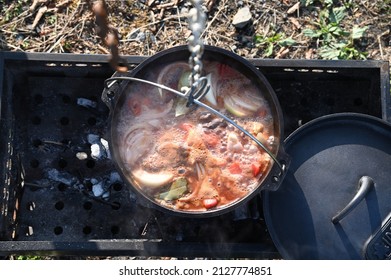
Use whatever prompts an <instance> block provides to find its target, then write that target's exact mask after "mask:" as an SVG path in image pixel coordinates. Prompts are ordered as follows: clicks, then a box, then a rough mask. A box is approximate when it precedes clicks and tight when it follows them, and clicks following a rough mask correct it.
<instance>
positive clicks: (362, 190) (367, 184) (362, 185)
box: [331, 176, 375, 224]
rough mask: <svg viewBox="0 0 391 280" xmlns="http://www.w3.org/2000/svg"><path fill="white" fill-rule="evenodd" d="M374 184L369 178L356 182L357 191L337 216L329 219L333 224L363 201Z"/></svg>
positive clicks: (365, 177) (362, 178)
mask: <svg viewBox="0 0 391 280" xmlns="http://www.w3.org/2000/svg"><path fill="white" fill-rule="evenodd" d="M374 185H375V182H374V181H373V179H372V178H371V177H369V176H363V177H361V178H360V181H359V182H358V190H357V193H356V195H355V196H354V197H353V199H352V200H351V201H350V202H349V203H348V204H347V205H346V206H345V208H343V209H342V210H341V211H340V212H339V213H338V214H336V215H335V216H334V217H332V218H331V221H332V222H333V224H336V223H339V222H340V221H341V220H342V219H343V218H345V217H346V216H347V215H348V214H349V213H350V212H351V211H352V210H353V209H354V208H356V206H357V205H358V204H359V203H360V202H361V200H363V199H364V197H365V196H366V195H367V193H368V192H369V191H370V190H371V189H372V188H373V187H374Z"/></svg>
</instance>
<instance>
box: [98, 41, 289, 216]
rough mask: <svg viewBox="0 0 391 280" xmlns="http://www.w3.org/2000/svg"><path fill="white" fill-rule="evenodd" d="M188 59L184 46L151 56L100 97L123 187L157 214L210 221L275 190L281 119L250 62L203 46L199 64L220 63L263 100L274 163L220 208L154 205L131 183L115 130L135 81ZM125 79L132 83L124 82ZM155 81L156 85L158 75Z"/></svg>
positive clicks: (280, 170)
mask: <svg viewBox="0 0 391 280" xmlns="http://www.w3.org/2000/svg"><path fill="white" fill-rule="evenodd" d="M189 55H190V53H189V51H188V47H187V46H178V47H174V48H171V49H167V50H164V51H162V52H159V53H157V54H156V55H154V56H151V57H149V58H147V59H146V60H145V61H143V62H142V63H140V64H139V65H138V66H137V67H136V68H135V69H134V70H132V71H131V72H127V73H119V72H116V73H114V75H113V77H112V78H110V79H108V80H107V81H106V87H105V89H104V91H103V93H102V100H103V101H104V102H105V103H106V104H107V106H108V107H109V108H110V117H109V122H110V127H109V133H110V135H109V143H110V151H111V155H112V157H113V161H114V162H115V164H116V167H117V170H118V171H119V173H120V175H121V176H122V178H123V180H124V182H125V183H127V185H128V186H129V187H130V188H131V190H133V191H135V192H136V193H137V194H139V195H140V196H141V198H142V199H143V201H146V202H150V203H151V204H152V205H153V206H154V207H156V208H157V209H159V210H161V211H164V212H169V213H171V214H176V215H180V216H185V217H210V216H215V215H219V214H223V213H226V212H229V211H232V210H233V209H234V208H236V207H238V206H239V205H242V204H243V203H245V202H247V201H248V200H250V199H251V198H253V197H254V196H255V195H257V194H259V193H260V191H261V190H266V189H269V190H275V189H277V188H278V186H279V183H280V181H281V180H282V178H283V176H284V173H285V172H284V168H285V166H286V164H287V162H288V157H287V155H286V154H285V153H284V151H283V147H282V145H280V139H283V119H282V112H281V108H280V105H279V102H278V99H277V97H276V95H275V93H274V91H273V89H272V87H271V86H270V84H269V83H268V81H267V80H266V78H265V77H264V76H263V75H262V74H261V73H260V72H259V71H258V70H257V69H256V68H255V66H253V65H252V64H251V63H250V62H248V61H247V60H245V59H243V58H242V57H240V56H238V55H236V54H234V53H232V52H229V51H226V50H224V49H221V48H218V47H213V46H204V51H203V58H202V59H203V61H209V62H211V63H220V64H223V65H226V66H229V67H231V68H232V69H234V70H235V71H237V72H239V73H240V74H241V75H243V76H244V77H246V78H247V79H248V80H249V81H250V82H251V83H252V84H253V85H255V86H256V87H257V94H259V96H260V97H262V98H263V99H264V100H266V103H267V104H268V106H269V108H270V115H271V118H272V127H273V131H274V135H273V144H272V146H273V147H269V149H270V150H268V149H267V148H266V150H268V153H269V154H271V155H272V157H273V158H274V160H271V161H270V164H269V167H268V169H266V170H265V171H264V174H262V177H261V178H260V179H259V180H258V182H257V184H256V186H255V187H254V188H252V189H251V190H250V191H248V193H247V194H246V195H244V196H242V197H240V198H237V199H233V200H232V202H230V203H227V204H225V205H223V206H221V207H220V206H216V207H207V208H206V209H197V210H194V211H187V210H186V209H178V208H173V207H172V206H167V205H166V204H165V203H161V202H157V201H156V199H155V198H154V197H153V196H151V195H150V194H146V193H145V192H144V191H143V190H142V187H140V186H139V184H138V182H137V180H136V179H135V177H136V175H135V173H136V172H134V173H132V172H130V171H129V167H128V166H127V162H126V160H124V157H122V154H123V151H121V149H120V148H119V146H120V145H121V144H120V143H121V141H122V140H123V139H122V138H123V136H121V135H120V134H119V133H118V131H119V126H120V125H121V123H122V122H123V113H124V112H126V110H129V107H128V105H127V103H128V99H129V96H128V94H129V92H130V91H131V90H132V88H134V87H137V86H139V85H140V81H137V80H136V79H141V80H143V81H149V80H150V79H152V80H156V77H154V76H153V75H154V74H153V72H156V69H162V68H159V67H160V66H161V65H170V64H172V63H176V64H175V65H176V66H177V67H178V68H180V67H186V65H188V61H189ZM204 66H205V65H204ZM204 68H205V67H204ZM164 69H165V68H164ZM174 71H175V69H174ZM151 75H152V78H151ZM126 78H134V79H133V80H129V79H128V80H127V79H126ZM166 78H169V77H166ZM157 80H158V81H159V82H160V80H159V75H158V78H157ZM177 83H178V82H177V81H176V82H175V83H174V87H175V86H176V84H177ZM148 86H150V87H149V88H148V90H151V91H152V90H155V91H156V94H157V95H158V94H161V95H162V92H163V90H161V89H160V91H158V90H157V89H156V88H154V86H153V85H148ZM168 86H169V87H172V86H171V85H170V81H169V82H168ZM143 90H145V89H143ZM164 92H165V91H164ZM196 107H197V106H196ZM131 109H132V108H131ZM228 120H229V119H228ZM244 137H245V136H244ZM147 140H150V139H147ZM152 146H153V144H151V149H152ZM263 147H264V146H263ZM136 152H137V148H136V149H134V153H136ZM196 168H198V167H197V166H195V167H194V169H196ZM206 172H208V171H206ZM257 176H258V175H257ZM181 183H182V182H179V183H178V184H179V187H176V186H175V190H176V189H180V190H182V185H180V184H181ZM148 184H149V183H148ZM151 185H152V184H151ZM172 187H173V185H171V187H170V189H169V190H168V191H167V192H170V191H171V189H172ZM158 196H159V195H158ZM168 196H170V195H168ZM155 197H156V196H155ZM160 197H161V195H160ZM166 197H167V196H166Z"/></svg>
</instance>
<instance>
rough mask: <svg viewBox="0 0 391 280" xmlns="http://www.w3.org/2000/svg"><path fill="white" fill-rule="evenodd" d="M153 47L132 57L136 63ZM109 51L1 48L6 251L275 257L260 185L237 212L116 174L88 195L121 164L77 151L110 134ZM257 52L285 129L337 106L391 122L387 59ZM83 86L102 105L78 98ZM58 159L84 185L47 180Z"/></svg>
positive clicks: (1, 242) (1, 215) (1, 204)
mask: <svg viewBox="0 0 391 280" xmlns="http://www.w3.org/2000/svg"><path fill="white" fill-rule="evenodd" d="M145 58H146V57H141V56H128V57H125V59H126V60H127V61H128V62H129V64H130V65H131V67H135V66H136V65H138V64H139V63H140V62H142V61H143V60H144V59H145ZM107 61H108V57H107V56H105V55H76V54H42V53H12V52H2V53H0V89H1V104H0V105H1V107H0V108H1V111H0V114H1V127H0V129H1V136H0V158H1V161H0V174H1V176H0V178H1V180H2V184H1V185H0V254H3V255H9V254H43V255H131V256H176V257H189V258H190V257H210V258H230V257H232V258H233V257H244V258H258V259H268V258H278V257H279V254H278V252H277V250H276V248H275V246H274V245H273V243H272V241H271V239H270V237H269V235H268V232H267V228H266V226H265V223H264V221H263V214H262V206H261V200H260V197H256V198H255V199H253V200H252V201H251V202H250V203H249V204H248V205H246V206H245V207H244V208H242V209H238V211H235V212H234V213H228V214H224V215H222V216H219V217H215V218H207V219H186V218H179V217H174V216H170V215H168V214H164V213H161V212H158V211H156V210H154V209H153V208H151V207H150V206H149V205H146V204H145V203H143V202H142V201H139V200H138V198H137V197H136V196H135V195H134V194H133V193H132V192H131V191H129V190H128V189H127V188H125V187H124V186H123V184H121V183H116V184H112V185H110V187H109V191H110V198H109V199H108V200H103V199H100V198H96V197H94V196H92V195H91V189H90V187H91V186H89V181H88V180H89V178H95V177H99V178H100V179H102V178H103V179H104V180H106V179H107V177H108V176H109V175H110V172H114V171H115V170H114V169H113V165H112V162H111V161H110V160H109V159H102V160H97V161H96V160H92V159H91V158H90V157H89V158H88V159H87V160H85V161H82V160H79V159H76V157H75V153H76V152H78V151H88V150H89V148H90V146H89V143H88V142H87V140H86V135H87V134H97V135H99V136H100V137H102V138H104V136H105V133H106V131H105V130H106V127H107V123H106V120H107V116H108V109H107V108H106V107H105V105H104V104H103V103H102V102H101V101H100V94H101V92H102V89H103V81H104V79H106V78H108V77H110V76H111V75H112V74H113V71H112V70H111V69H110V67H109V65H108V63H107ZM250 62H252V63H253V64H254V65H255V66H256V67H257V68H258V69H259V70H260V71H261V72H262V73H263V74H264V75H265V76H266V78H267V79H268V80H269V82H270V83H271V85H272V87H273V88H274V90H275V91H276V94H277V96H278V98H279V100H280V103H281V106H282V110H283V113H284V120H285V131H284V133H285V136H288V135H289V134H290V133H291V132H293V130H294V129H296V128H297V127H298V126H299V125H300V124H301V123H305V122H307V121H309V120H311V119H314V118H316V117H320V116H322V115H326V114H332V113H338V112H358V113H364V114H370V115H373V116H376V117H379V118H382V119H384V120H386V121H389V122H391V102H390V84H389V81H390V80H389V78H390V77H389V64H388V62H386V61H323V60H313V61H308V60H263V59H250ZM77 98H86V99H90V100H92V101H94V102H96V103H97V104H98V106H97V108H95V109H91V108H84V107H81V106H77V105H76V102H75V101H76V99H77ZM45 141H46V142H45ZM50 168H55V169H56V170H58V171H60V172H65V173H67V174H72V175H73V176H74V178H71V179H70V180H71V181H72V180H76V181H78V183H80V184H81V185H80V184H79V185H77V184H73V183H68V182H65V183H64V182H55V183H54V182H53V180H48V179H47V172H48V169H50ZM68 179H69V178H68ZM45 180H46V181H45ZM31 182H33V183H31ZM37 182H38V183H37ZM45 182H48V184H47V185H45ZM43 185H44V186H43ZM77 186H79V187H77ZM80 186H81V187H80Z"/></svg>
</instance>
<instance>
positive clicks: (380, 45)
mask: <svg viewBox="0 0 391 280" xmlns="http://www.w3.org/2000/svg"><path fill="white" fill-rule="evenodd" d="M377 42H378V44H379V50H380V57H381V59H384V54H383V46H382V43H381V35H378V36H377Z"/></svg>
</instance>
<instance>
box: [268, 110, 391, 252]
mask: <svg viewBox="0 0 391 280" xmlns="http://www.w3.org/2000/svg"><path fill="white" fill-rule="evenodd" d="M285 149H286V152H287V153H288V154H289V155H290V156H291V163H290V167H289V169H288V171H287V174H286V177H285V179H284V181H283V182H282V183H281V186H280V188H279V189H278V190H277V191H275V192H273V191H266V192H264V194H263V200H264V208H265V209H264V213H265V220H266V224H267V226H268V229H269V231H270V234H271V237H272V239H273V241H274V243H275V245H276V247H277V249H278V250H279V252H280V254H281V255H282V257H283V258H285V259H363V258H378V259H384V258H388V257H387V256H389V255H390V251H391V249H390V246H389V245H390V244H391V239H390V240H388V239H385V238H383V239H382V238H378V239H377V240H374V239H373V238H374V237H375V236H379V231H381V229H382V226H383V229H384V225H385V224H387V221H388V219H389V217H390V216H389V214H390V213H391V172H390V171H391V125H390V124H388V123H386V122H384V121H382V120H380V119H378V118H375V117H371V116H367V115H361V114H353V113H352V114H350V113H349V114H335V115H329V116H325V117H321V118H319V119H316V120H314V121H312V122H309V123H307V124H306V125H304V126H302V127H301V128H299V129H298V130H296V131H295V132H294V133H293V134H292V135H290V136H289V137H288V138H287V140H286V142H285ZM354 197H355V199H354V200H353V198H354ZM352 200H353V201H352ZM348 204H350V206H352V207H350V208H349V207H348V208H346V207H347V205H348ZM344 208H345V209H344ZM383 236H389V235H387V234H384V230H383ZM368 244H369V245H368ZM368 246H369V247H368Z"/></svg>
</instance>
